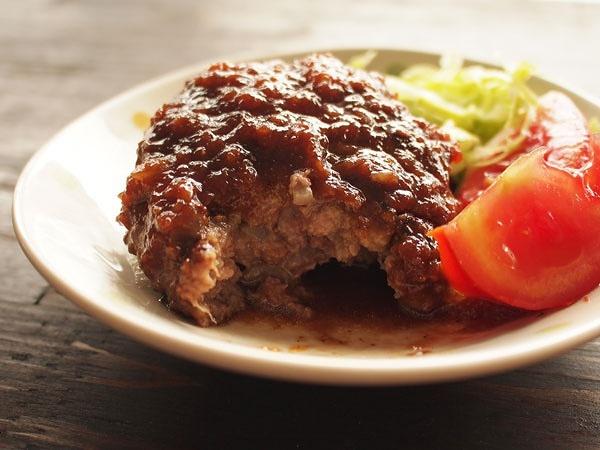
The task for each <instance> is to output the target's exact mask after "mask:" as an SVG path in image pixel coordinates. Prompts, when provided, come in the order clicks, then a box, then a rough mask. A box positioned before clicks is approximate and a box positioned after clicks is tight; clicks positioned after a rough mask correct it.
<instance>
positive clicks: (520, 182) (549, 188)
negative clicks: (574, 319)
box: [431, 114, 600, 310]
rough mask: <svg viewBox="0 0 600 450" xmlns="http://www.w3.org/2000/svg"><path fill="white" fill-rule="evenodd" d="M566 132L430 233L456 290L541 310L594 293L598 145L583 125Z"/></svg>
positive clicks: (599, 276)
mask: <svg viewBox="0 0 600 450" xmlns="http://www.w3.org/2000/svg"><path fill="white" fill-rule="evenodd" d="M579 116H580V117H581V114H579ZM560 125H561V127H562V125H563V124H560ZM566 125H567V124H564V126H566ZM570 129H571V130H578V135H577V136H575V135H566V134H564V135H561V134H560V132H561V131H560V130H561V128H559V129H558V130H549V131H552V132H554V134H551V133H549V136H551V139H549V140H548V142H547V145H546V146H545V147H543V148H540V149H537V150H534V151H532V152H530V153H527V154H524V155H522V156H521V157H520V158H518V159H517V160H516V161H515V162H514V163H513V164H511V165H510V166H509V167H508V168H507V169H506V170H505V171H504V172H503V173H502V174H501V175H499V176H498V178H497V179H496V181H495V182H494V183H493V184H492V185H491V187H489V188H488V189H487V190H486V191H484V192H483V193H482V194H481V195H480V196H479V197H478V198H477V199H476V200H474V201H473V202H472V203H471V204H470V205H468V206H467V207H466V208H465V209H464V210H463V211H462V212H461V213H459V214H458V216H456V217H455V218H454V219H453V220H452V221H451V222H450V223H448V224H446V225H443V226H441V227H438V228H436V229H435V230H433V231H432V233H431V234H432V236H433V237H434V238H435V239H436V240H437V242H438V244H439V251H440V257H441V262H442V271H443V272H444V274H445V276H446V278H447V279H448V280H449V282H450V284H451V285H452V286H453V287H454V288H455V289H456V290H458V291H459V292H461V293H463V294H464V295H465V296H468V297H480V298H486V299H490V300H493V301H497V302H501V303H506V304H509V305H512V306H515V307H518V308H522V309H528V310H541V309H548V308H556V307H562V306H566V305H569V304H571V303H573V302H574V301H576V300H578V299H579V298H581V297H582V296H583V295H585V294H586V293H588V292H590V291H591V290H592V289H593V288H595V287H596V286H598V284H599V283H600V233H599V231H600V137H599V136H594V137H591V138H590V136H589V134H588V132H587V129H586V125H585V122H584V120H583V117H581V122H580V123H579V124H577V126H573V124H570ZM559 136H562V137H561V139H559Z"/></svg>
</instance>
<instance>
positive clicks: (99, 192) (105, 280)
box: [13, 49, 600, 385]
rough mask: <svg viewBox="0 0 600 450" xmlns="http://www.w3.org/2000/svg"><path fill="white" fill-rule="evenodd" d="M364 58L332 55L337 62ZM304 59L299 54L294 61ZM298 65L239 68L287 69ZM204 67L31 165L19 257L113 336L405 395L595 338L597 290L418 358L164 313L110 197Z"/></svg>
mask: <svg viewBox="0 0 600 450" xmlns="http://www.w3.org/2000/svg"><path fill="white" fill-rule="evenodd" d="M360 51H362V50H361V49H346V50H339V51H333V53H334V54H335V55H336V56H338V57H340V58H341V59H342V60H347V59H348V57H350V56H351V55H354V54H356V53H357V52H360ZM302 53H306V52H302ZM302 53H296V54H287V55H260V56H259V57H252V58H240V59H267V58H272V57H280V58H283V59H291V58H294V57H296V56H299V55H301V54H302ZM438 57H439V56H438V55H433V54H425V53H420V52H412V51H400V50H380V51H379V52H378V56H377V58H376V59H375V60H374V62H373V63H372V66H371V67H372V68H373V69H381V70H383V69H385V68H386V67H389V65H391V64H395V65H398V64H400V65H409V64H413V63H417V62H436V61H437V59H438ZM204 66H206V63H201V64H198V65H197V66H194V67H190V68H186V69H184V70H181V71H178V72H175V73H172V74H170V75H167V76H165V77H162V78H160V79H157V80H154V81H151V82H148V83H146V84H143V85H141V86H139V87H136V88H134V89H131V90H129V91H127V92H125V93H124V94H122V95H120V96H118V97H116V98H114V99H112V100H110V101H108V102H106V103H104V104H102V105H100V106H98V107H97V108H95V109H94V110H92V111H90V112H89V113H87V114H85V115H84V116H82V117H81V118H79V119H77V120H76V121H74V122H73V123H71V124H70V125H68V126H67V127H66V128H65V129H64V130H62V131H61V132H60V133H58V134H57V135H56V136H55V137H54V138H53V139H51V140H50V142H48V143H47V144H46V145H45V146H44V147H43V148H42V149H41V150H40V151H39V152H38V153H37V154H36V155H35V156H34V157H33V158H32V159H31V161H30V162H29V163H28V164H27V167H26V168H25V170H24V171H23V173H22V174H21V177H20V179H19V182H18V184H17V187H16V190H15V197H14V210H13V221H14V227H15V230H16V233H17V237H18V239H19V241H20V243H21V245H22V247H23V250H24V251H25V253H26V254H27V256H28V257H29V259H30V260H31V262H32V263H33V265H34V266H35V267H36V268H37V270H39V271H40V273H41V274H42V275H43V276H44V277H45V278H46V279H47V280H48V281H49V282H50V283H51V284H52V285H53V286H54V287H55V288H56V289H57V290H58V291H59V292H61V293H62V294H63V295H65V296H66V297H68V298H69V299H71V300H72V301H74V302H75V303H76V304H78V305H79V306H80V307H81V308H83V309H84V310H85V311H87V312H88V313H89V314H91V315H93V316H95V317H97V318H98V319H99V320H101V321H103V322H104V323H106V324H108V325H109V326H111V327H113V328H115V329H117V330H119V331H120V332H122V333H124V334H127V335H129V336H131V337H132V338H134V339H136V340H139V341H141V342H144V343H146V344H148V345H150V346H152V347H155V348H158V349H161V350H163V351H165V352H168V353H172V354H176V355H179V356H182V357H184V358H188V359H190V360H194V361H197V362H202V363H206V364H209V365H213V366H217V367H221V368H225V369H230V370H234V371H238V372H243V373H248V374H255V375H262V376H267V377H273V378H279V379H287V380H295V381H304V382H316V383H328V384H357V385H376V384H411V383H428V382H438V381H445V380H454V379H464V378H468V377H474V376H479V375H483V374H489V373H494V372H499V371H503V370H508V369H512V368H515V367H518V366H521V365H525V364H530V363H534V362H536V361H540V360H542V359H545V358H548V357H551V356H554V355H557V354H559V353H561V352H564V351H566V350H568V349H570V348H572V347H575V346H577V345H580V344H582V343H583V342H585V341H587V340H590V339H592V338H594V337H596V336H598V335H600V290H596V291H594V292H593V293H591V294H590V295H589V296H588V297H589V300H588V301H580V302H578V303H576V304H574V305H573V306H571V307H569V308H566V309H563V310H560V311H556V312H553V313H551V314H546V315H544V316H543V317H540V318H538V319H536V320H528V321H523V322H518V323H515V324H512V325H511V326H510V327H501V328H499V329H495V330H491V331H490V332H488V333H482V334H481V333H480V334H479V335H477V336H474V337H472V338H471V339H468V340H466V341H465V340H457V341H454V343H453V341H452V340H449V341H448V342H446V343H445V344H441V345H439V346H435V347H434V348H432V349H430V350H431V351H430V352H428V353H426V354H421V352H419V351H411V350H410V348H409V347H410V345H408V344H410V336H409V335H410V333H409V334H408V335H407V336H408V337H406V336H405V337H406V339H405V343H406V344H407V345H408V346H396V347H390V346H386V345H383V346H377V345H376V346H374V347H373V346H369V347H365V346H360V345H358V346H357V345H345V346H343V345H337V344H324V343H319V342H317V341H316V340H315V341H311V338H310V337H305V338H304V340H302V345H298V342H299V341H298V334H299V333H300V331H299V330H297V329H294V328H293V327H292V328H289V329H287V328H283V329H273V327H270V326H266V325H261V324H257V323H255V324H251V323H236V322H235V321H234V322H233V323H231V324H229V325H226V326H223V327H217V328H209V329H202V328H198V327H196V326H194V325H192V324H190V323H189V322H187V321H185V320H183V319H182V318H181V317H179V316H177V315H175V314H173V313H171V312H170V311H168V310H167V309H166V308H164V307H163V305H162V304H160V303H159V302H158V301H157V299H158V297H159V295H158V294H157V293H155V292H153V291H152V290H151V289H149V288H148V287H147V284H145V282H144V278H143V276H139V273H138V272H137V271H136V269H135V264H132V261H133V259H132V258H131V257H130V256H129V255H128V253H127V250H126V248H125V245H124V244H123V243H122V235H123V229H122V228H121V227H120V225H118V224H117V223H116V222H115V216H116V215H117V212H118V209H119V201H118V199H117V194H118V193H119V192H120V191H121V190H122V188H123V186H124V181H125V178H126V176H127V174H128V173H129V172H130V170H131V169H132V168H133V166H134V160H135V148H136V144H137V142H138V140H139V139H140V138H141V135H142V130H141V127H140V126H139V125H140V124H139V123H137V124H136V122H143V119H144V117H145V116H144V115H145V114H147V115H151V114H152V113H153V112H154V111H155V110H156V109H157V108H158V107H159V106H160V105H161V104H162V103H163V102H165V101H166V100H168V99H169V98H170V97H172V96H173V95H174V94H175V93H176V92H177V91H178V90H179V89H180V88H181V87H182V83H183V81H184V80H185V79H187V78H190V77H191V76H192V75H193V74H195V73H196V72H198V71H199V70H200V69H201V68H202V67H204ZM532 85H533V87H534V89H535V90H537V91H538V92H544V91H546V90H548V89H559V90H562V91H565V92H566V93H567V94H569V95H570V96H571V98H572V99H573V100H575V102H576V103H577V104H578V106H579V107H580V108H581V110H582V111H583V112H584V113H585V114H586V115H588V116H590V115H600V102H599V101H598V100H595V99H592V98H590V97H589V96H586V95H583V94H579V93H576V92H574V91H573V90H571V89H568V88H566V87H564V86H559V85H556V84H554V83H552V82H550V81H547V80H544V79H542V78H536V79H534V80H533V83H532Z"/></svg>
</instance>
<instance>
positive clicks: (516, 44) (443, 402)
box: [0, 0, 600, 449]
mask: <svg viewBox="0 0 600 450" xmlns="http://www.w3.org/2000/svg"><path fill="white" fill-rule="evenodd" d="M287 45H295V46H298V45H306V46H307V47H308V46H322V47H326V46H339V45H345V46H350V45H358V46H373V47H376V46H399V47H410V48H412V47H416V48H421V49H427V50H435V51H443V52H445V51H453V52H456V53H461V54H464V55H468V56H472V57H482V58H493V59H499V60H501V61H510V60H520V59H525V60H528V61H531V62H533V63H535V64H536V65H537V66H538V67H539V69H540V71H542V72H545V73H547V74H550V75H552V76H554V77H557V78H559V79H564V80H569V81H570V82H571V83H573V84H575V85H577V86H579V87H580V88H582V89H585V90H588V91H590V92H592V93H594V94H596V95H600V81H599V80H600V48H599V45H600V4H599V3H595V4H594V3H593V2H590V1H587V2H584V1H581V2H572V3H571V2H518V1H515V2H510V1H504V2H489V3H480V2H477V3H467V2H464V1H461V2H453V3H452V4H450V2H447V3H443V2H436V3H430V4H425V3H424V2H420V1H405V2H393V1H389V2H366V1H341V0H340V1H333V2H320V1H317V0H314V1H307V2H300V1H296V2H293V3H292V2H282V1H277V0H269V1H264V2H258V3H256V2H244V1H239V2H237V1H235V0H220V1H217V2H209V1H206V2H194V1H168V2H167V1H165V2H160V1H158V0H153V1H141V0H138V1H127V2H123V1H120V0H106V1H103V2H73V1H64V0H62V1H61V0H28V1H20V2H16V1H14V2H4V3H3V5H2V8H0V136H1V138H0V207H1V208H2V214H1V215H0V252H1V255H2V262H1V263H0V360H1V361H0V448H4V447H7V448H13V447H31V448H48V447H60V448H65V447H67V448H68V447H85V448H99V447H101V448H121V447H127V448H130V447H131V448H144V449H148V448H153V447H171V448H175V447H182V448H187V447H192V446H201V447H203V448H220V447H223V448H234V447H235V445H236V444H237V445H238V446H239V447H241V448H254V447H256V448H285V447H292V448H313V447H327V448H371V447H390V448H398V447H400V446H403V445H405V446H407V447H410V448H415V447H430V448H436V447H456V448H471V447H476V448H480V447H489V448H499V449H507V448H534V447H535V448H553V449H554V448H571V449H574V448H599V447H600V411H599V408H600V340H597V341H595V342H591V343H589V344H587V345H585V346H583V347H581V348H579V349H577V350H574V351H571V352H570V353H567V354H566V355H564V356H562V357H560V358H557V359H554V360H552V361H548V362H545V363H543V364H539V365H537V366H534V367H529V368H525V369H522V370H518V371H514V372H511V373H507V374H504V375H499V376H494V377H489V378H483V379H478V380H473V381H468V382H462V383H453V384H442V385H436V386H422V387H399V388H388V389H351V388H331V387H317V386H303V385H296V384H285V383H279V382H273V381H268V380H259V379H254V378H248V377H243V376H237V375H232V374H228V373H223V372H220V371H217V370H213V369H209V368H206V367H202V366H199V365H196V364H192V363H188V362H185V361H182V360H178V359H175V358H173V357H170V356H166V355H163V354H161V353H158V352H156V351H153V350H150V349H148V348H146V347H144V346H142V345H139V344H137V343H135V342H133V341H131V340H129V339H128V338H125V337H123V336H121V335H119V334H117V333H115V332H113V331H112V330H110V329H108V328H106V327H105V326H103V325H101V324H100V323H98V322H97V321H96V320H94V319H93V318H90V317H88V316H87V315H86V314H84V313H83V312H81V311H80V310H79V309H78V308H76V307H75V306H73V305H72V304H71V303H70V302H69V301H67V300H65V299H64V298H63V297H61V296H60V295H58V294H57V293H56V292H55V291H53V290H52V289H51V288H49V287H48V285H47V283H46V282H45V281H44V280H43V279H42V278H41V277H40V276H39V275H37V273H36V272H35V270H34V269H33V268H32V267H31V266H30V265H29V263H28V262H27V260H26V259H25V257H24V256H23V255H22V253H21V251H20V250H19V248H18V245H17V243H16V241H15V237H14V234H13V231H12V227H11V223H10V205H11V196H12V190H13V187H14V185H15V181H16V178H17V175H18V173H19V171H20V170H21V168H22V167H23V165H24V164H25V162H26V161H27V159H28V158H29V156H30V155H31V154H32V153H33V152H35V151H36V149H37V148H38V147H39V146H40V145H41V144H42V143H43V142H44V141H45V140H46V139H48V138H49V137H50V136H51V135H52V134H53V133H54V132H56V131H57V130H58V129H59V128H60V127H61V126H62V125H64V124H65V123H67V122H68V121H69V120H71V119H74V118H75V117H77V116H78V115H79V114H81V113H83V112H84V111H86V110H87V109H89V108H90V107H92V106H94V105H95V104H96V103H98V102H100V101H102V100H104V99H106V98H109V97H111V96H112V95H114V94H116V93H118V92H119V91H121V90H123V89H126V88H128V87H130V86H132V85H134V84H136V83H138V82H141V81H143V80H145V79H148V78H151V77H154V76H157V75H160V74H161V73H163V72H166V71H169V70H172V69H175V68H178V67H179V66H183V65H186V64H191V63H194V62H195V61H197V60H200V59H205V58H209V57H217V56H219V55H222V54H227V53H231V52H237V51H243V50H270V49H276V48H279V47H284V46H287Z"/></svg>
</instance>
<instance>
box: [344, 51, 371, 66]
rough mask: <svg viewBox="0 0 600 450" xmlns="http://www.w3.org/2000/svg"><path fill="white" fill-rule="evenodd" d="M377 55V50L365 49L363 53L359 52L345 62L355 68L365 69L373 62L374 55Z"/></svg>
mask: <svg viewBox="0 0 600 450" xmlns="http://www.w3.org/2000/svg"><path fill="white" fill-rule="evenodd" d="M376 56H377V52H376V51H375V50H367V51H366V52H364V53H359V54H358V55H354V56H353V57H352V58H350V59H349V60H348V62H347V63H346V64H347V65H349V66H350V67H354V68H355V69H363V70H364V69H366V68H367V67H369V65H370V64H371V63H372V62H373V60H374V59H375V57H376Z"/></svg>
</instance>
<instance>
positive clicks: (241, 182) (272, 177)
mask: <svg viewBox="0 0 600 450" xmlns="http://www.w3.org/2000/svg"><path fill="white" fill-rule="evenodd" d="M456 152H457V149H456V147H455V145H454V144H453V143H452V142H450V141H449V138H448V137H447V136H446V135H445V134H443V133H441V132H440V131H438V130H437V128H436V127H434V126H433V125H430V124H428V123H427V122H426V121H424V120H422V119H418V118H415V117H413V116H412V115H411V114H410V113H409V112H408V110H407V109H406V107H405V106H403V105H402V104H401V103H400V102H398V101H397V100H396V99H395V98H394V96H393V95H392V94H390V92H389V91H388V90H387V89H386V87H385V85H384V82H383V79H382V78H381V76H379V75H376V74H374V73H367V72H364V71H361V70H355V69H352V68H349V67H347V66H345V65H343V64H342V63H341V62H340V61H339V60H337V59H335V58H333V57H332V56H329V55H313V56H309V57H306V58H304V59H299V60H297V61H295V62H293V63H284V62H281V61H269V62H265V63H243V64H229V63H218V64H214V65H212V66H211V67H209V68H208V69H207V70H206V71H204V72H203V73H201V74H200V75H198V76H197V77H196V78H195V79H193V80H190V81H188V82H187V83H186V85H185V88H184V89H183V91H182V92H181V93H180V94H179V95H178V96H177V97H176V98H175V99H174V100H173V101H172V102H170V103H167V104H165V105H164V106H163V107H162V108H160V109H159V110H158V111H157V112H156V114H155V115H154V117H153V118H152V121H151V126H150V128H149V129H148V130H147V132H146V133H145V136H144V138H143V140H142V141H141V142H140V144H139V146H138V150H137V163H136V167H135V169H134V170H133V172H132V173H131V175H130V176H129V177H128V179H127V186H126V189H125V191H124V192H123V193H122V194H121V200H122V210H121V213H120V214H119V217H118V220H119V221H120V222H121V223H122V224H123V225H124V226H125V227H126V228H127V234H126V236H125V242H126V244H127V245H128V247H129V251H130V252H131V253H133V254H135V255H137V257H138V259H139V264H140V267H141V268H142V270H143V271H144V273H145V274H146V275H147V277H148V278H149V279H150V281H151V282H152V284H153V286H154V288H155V289H157V290H158V291H161V292H164V293H165V294H166V297H167V299H168V303H169V304H170V305H171V307H172V308H174V309H176V310H179V311H181V312H183V313H184V314H186V315H189V316H191V317H193V318H194V319H195V320H196V321H197V323H198V324H199V325H201V326H209V325H214V324H218V323H221V322H223V321H225V320H227V319H228V318H230V317H231V316H232V315H234V314H235V313H236V312H237V311H240V310H241V309H243V308H245V307H249V306H251V307H257V308H262V309H266V310H269V311H273V312H274V313H280V314H286V315H291V316H300V317H303V316H308V315H310V314H311V310H310V309H309V308H308V307H307V306H305V305H303V304H302V295H301V292H302V286H301V282H300V276H301V275H302V274H303V273H305V272H307V271H309V270H311V269H313V268H314V267H315V266H316V265H318V264H322V263H325V262H328V261H330V260H332V259H334V260H337V261H339V262H340V263H342V264H350V265H352V264H379V265H380V267H381V268H382V269H383V270H384V271H385V272H386V274H387V279H388V283H389V285H390V286H391V287H392V288H393V290H394V292H395V296H396V298H397V301H398V302H399V304H400V305H401V306H403V307H404V308H405V309H407V310H410V311H415V312H417V313H421V314H427V313H429V312H431V311H432V310H434V309H435V308H436V307H438V306H440V305H442V304H443V303H444V302H445V301H446V300H447V298H449V295H450V294H449V288H448V286H447V284H446V283H445V281H444V279H443V277H442V274H441V272H440V262H439V255H438V251H437V248H436V245H435V242H434V241H433V239H431V238H430V237H428V236H427V232H428V231H429V230H431V229H432V227H434V226H437V225H441V224H443V223H446V222H447V221H449V220H450V219H451V218H452V217H453V216H454V215H455V214H456V212H457V207H458V203H457V201H456V199H455V198H454V197H453V195H452V192H451V191H450V188H449V166H450V160H451V158H452V156H453V155H454V154H455V153H456Z"/></svg>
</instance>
